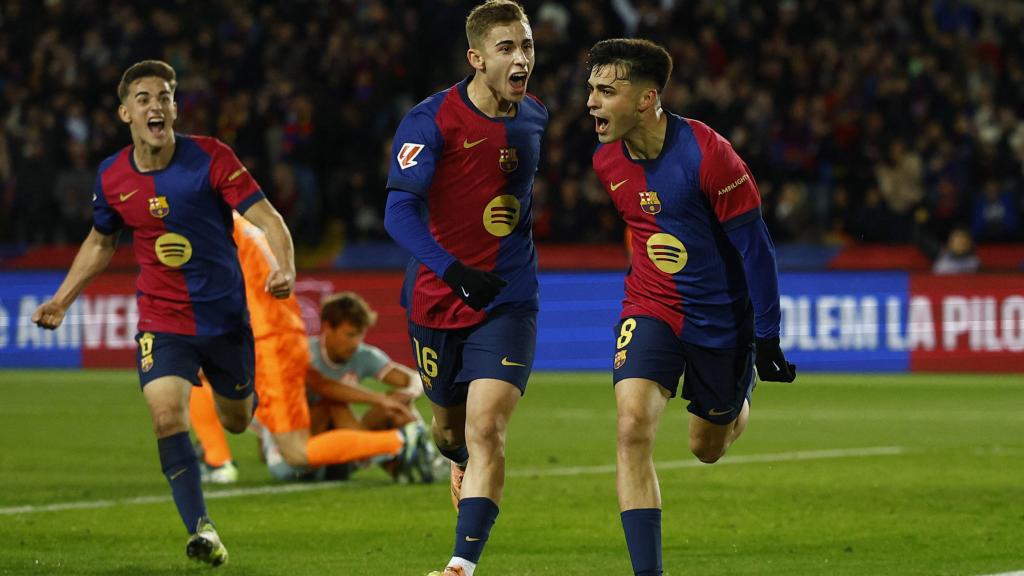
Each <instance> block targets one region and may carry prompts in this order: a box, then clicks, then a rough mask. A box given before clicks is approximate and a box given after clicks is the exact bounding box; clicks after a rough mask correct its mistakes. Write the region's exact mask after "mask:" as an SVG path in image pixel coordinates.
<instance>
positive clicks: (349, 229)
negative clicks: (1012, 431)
mask: <svg viewBox="0 0 1024 576" xmlns="http://www.w3.org/2000/svg"><path fill="white" fill-rule="evenodd" d="M522 3H523V5H524V6H525V7H526V9H527V13H528V14H529V16H530V17H531V19H532V22H533V27H534V35H535V40H536V45H537V63H536V67H535V71H534V75H533V77H532V79H531V81H530V91H531V92H533V93H535V94H537V95H538V96H539V97H540V98H541V99H542V100H543V101H544V102H545V103H546V104H547V106H548V107H549V109H550V110H551V124H550V126H549V129H548V132H547V137H546V140H545V142H544V144H543V146H544V154H543V158H542V164H541V168H540V173H539V174H538V178H537V180H536V188H535V194H536V207H535V216H536V228H535V235H536V237H537V238H538V239H539V240H541V241H557V242H618V241H621V238H622V228H621V225H620V223H619V219H618V216H617V214H616V213H615V210H614V208H613V206H612V204H611V203H610V201H609V199H608V197H607V194H606V193H605V192H604V191H603V190H602V189H601V187H600V185H599V184H598V182H597V180H596V178H595V177H594V176H593V174H592V171H591V170H590V155H591V152H592V151H593V148H594V145H595V143H596V138H595V136H594V133H593V122H592V120H591V119H590V118H589V116H588V115H587V112H586V91H585V88H584V82H585V79H586V76H585V55H586V50H587V48H588V47H589V46H591V45H592V44H593V43H594V42H595V41H597V40H599V39H603V38H607V37H613V36H623V35H625V36H641V37H647V38H650V39H653V40H656V41H658V42H661V43H663V44H664V45H665V46H666V47H668V49H669V51H670V52H671V53H672V55H673V58H674V59H675V70H674V72H673V81H672V84H671V85H670V87H669V89H668V91H667V93H666V94H665V96H664V105H665V106H666V108H667V109H669V110H671V111H674V112H676V113H680V114H682V115H684V116H689V117H693V118H696V119H699V120H702V121H704V122H706V123H708V124H709V125H710V126H711V127H713V128H715V129H716V130H718V131H719V132H721V133H722V134H723V135H725V136H726V137H727V138H729V139H730V140H731V141H732V142H733V144H734V145H735V147H736V149H737V150H738V151H739V153H740V155H741V156H742V157H743V158H744V159H745V160H746V161H747V162H748V163H749V164H750V166H751V168H752V170H753V172H754V175H755V176H756V177H757V178H758V181H759V185H760V189H761V192H762V194H763V196H764V210H765V216H766V219H767V220H768V223H769V226H770V228H771V230H772V233H773V235H774V237H775V239H776V241H777V242H783V243H784V242H812V243H850V242H887V243H900V242H913V241H917V240H919V236H920V234H921V233H924V234H926V235H931V236H932V237H934V238H936V239H941V238H944V237H945V235H946V234H947V233H948V231H949V230H950V229H952V227H954V225H962V226H966V227H967V228H969V229H970V231H971V233H972V234H973V236H974V237H975V238H976V239H977V240H978V241H982V242H986V241H996V242H1002V241H1020V240H1022V239H1024V231H1022V224H1021V219H1022V211H1024V17H1022V15H1021V12H1020V11H1019V10H1018V12H1017V13H1016V14H1015V13H1013V12H1012V10H1013V9H1014V4H1013V3H1002V2H983V1H982V0H976V1H975V2H968V1H966V0H919V1H914V0H851V1H847V0H785V1H780V2H762V1H761V0H690V1H686V0H676V1H673V0H611V1H588V0H562V1H557V0H524V1H523V2H522ZM474 4H476V1H475V0H293V1H284V0H281V1H278V2H256V1H249V2H243V1H228V0H219V1H218V0H214V1H209V2H199V1H195V2H187V1H184V0H177V1H167V2H162V3H156V4H148V3H146V4H144V3H141V2H138V3H136V2H128V1H123V0H110V1H102V0H77V1H74V2H72V1H70V0H47V1H45V2H39V3H37V2H25V1H18V0H6V1H0V93H2V102H0V243H28V244H41V243H78V242H79V241H80V240H81V239H82V238H83V237H84V235H85V234H86V232H87V231H88V229H89V226H90V222H91V207H90V198H91V191H92V186H93V179H94V177H95V170H96V166H97V164H98V162H99V161H100V160H102V159H103V158H104V157H106V156H107V155H109V154H111V153H113V152H114V151H116V150H117V149H119V148H120V147H122V146H124V145H125V144H127V143H128V141H129V137H128V133H127V130H126V129H125V128H124V127H123V126H121V125H120V123H119V122H118V121H117V118H116V116H115V111H116V108H117V104H118V102H117V99H116V94H115V90H116V86H117V82H118V80H119V78H120V74H121V73H122V71H123V70H124V68H125V67H126V66H128V65H130V64H131V63H133V62H136V61H138V60H142V59H145V58H154V57H155V58H162V59H164V60H166V61H168V62H169V63H171V64H172V65H173V66H174V67H175V68H176V69H177V71H178V75H179V88H178V93H177V101H178V106H179V120H178V124H177V128H178V131H179V132H186V133H199V134H212V135H216V136H218V137H219V138H221V139H222V140H224V141H225V142H227V143H228V144H230V145H231V146H232V147H234V149H235V150H236V151H237V153H238V155H239V156H240V157H241V158H242V160H243V162H245V164H246V165H247V166H248V167H249V169H250V170H251V171H252V172H253V173H254V174H255V176H256V178H257V180H258V181H259V182H260V183H261V184H262V186H263V188H264V190H265V191H266V192H267V194H268V196H269V197H270V199H271V200H272V201H273V203H274V204H275V206H277V208H278V209H279V210H280V211H281V212H282V213H283V214H284V215H285V217H286V219H287V220H288V223H289V225H290V226H291V229H292V231H293V234H294V235H295V237H296V240H297V241H298V243H299V244H300V246H305V247H307V248H309V247H315V246H320V247H324V246H328V247H331V246H340V244H341V243H342V242H343V241H361V240H375V239H383V238H385V237H386V235H385V233H384V230H383V224H382V221H383V207H384V202H385V191H384V182H385V179H386V173H387V166H388V161H389V160H390V157H391V153H390V147H391V142H390V139H391V136H392V134H393V132H394V129H395V127H396V125H397V123H398V121H399V120H400V119H401V118H402V116H403V115H404V113H405V112H406V111H407V110H408V109H409V108H410V107H411V106H413V105H414V104H415V103H416V102H418V101H419V100H421V99H423V98H425V97H426V96H428V95H430V94H431V93H433V92H436V91H438V90H441V89H444V88H446V87H448V86H450V85H451V84H453V83H455V82H456V81H458V80H459V79H460V78H462V77H464V76H465V75H467V74H468V73H469V68H468V65H467V64H466V62H465V49H466V45H465V42H466V41H465V35H464V28H463V26H464V18H465V15H466V14H467V12H468V10H469V8H470V7H471V6H472V5H474Z"/></svg>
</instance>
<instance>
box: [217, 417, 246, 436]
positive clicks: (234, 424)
mask: <svg viewBox="0 0 1024 576" xmlns="http://www.w3.org/2000/svg"><path fill="white" fill-rule="evenodd" d="M220 423H221V425H222V426H224V429H225V430H227V431H228V432H231V433H232V434H241V433H242V432H245V431H246V429H247V428H248V427H249V418H247V417H246V416H242V415H240V414H237V415H236V414H223V415H221V420H220Z"/></svg>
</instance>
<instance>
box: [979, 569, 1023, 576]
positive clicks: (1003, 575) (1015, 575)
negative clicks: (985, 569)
mask: <svg viewBox="0 0 1024 576" xmlns="http://www.w3.org/2000/svg"><path fill="white" fill-rule="evenodd" d="M985 576H1024V570H1018V571H1017V572H1000V573H999V574H985Z"/></svg>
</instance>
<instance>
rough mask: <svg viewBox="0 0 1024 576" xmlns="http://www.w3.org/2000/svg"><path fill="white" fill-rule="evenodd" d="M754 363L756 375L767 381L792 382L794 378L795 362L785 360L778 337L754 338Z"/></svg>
mask: <svg viewBox="0 0 1024 576" xmlns="http://www.w3.org/2000/svg"><path fill="white" fill-rule="evenodd" d="M754 345H755V351H754V364H755V365H756V366H757V376H758V377H759V378H760V379H761V380H763V381H767V382H792V381H793V380H794V379H795V378H796V364H790V363H789V362H786V357H785V356H784V355H783V354H782V348H779V337H778V336H775V337H774V338H754Z"/></svg>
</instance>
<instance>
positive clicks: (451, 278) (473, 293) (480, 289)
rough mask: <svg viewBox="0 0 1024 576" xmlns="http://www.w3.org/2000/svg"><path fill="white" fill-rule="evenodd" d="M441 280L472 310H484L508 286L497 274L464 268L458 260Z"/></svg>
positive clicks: (468, 267) (445, 272)
mask: <svg viewBox="0 0 1024 576" xmlns="http://www.w3.org/2000/svg"><path fill="white" fill-rule="evenodd" d="M442 279H443V280H444V283H445V284H447V285H448V286H450V287H451V289H452V292H455V295H456V296H458V297H459V298H461V299H462V301H463V302H465V303H466V304H467V305H468V306H469V307H470V308H472V309H473V310H483V309H484V308H486V307H487V305H488V304H490V303H491V302H493V301H494V298H495V297H497V296H498V292H501V289H502V288H503V287H505V286H506V285H507V284H508V282H505V281H504V280H502V279H501V277H500V276H498V275H497V274H492V273H491V272H488V271H486V270H480V269H479V268H473V267H470V266H466V265H465V264H463V263H462V262H459V261H458V260H456V261H455V262H453V263H452V265H451V266H449V267H448V269H447V270H445V271H444V277H443V278H442Z"/></svg>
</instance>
